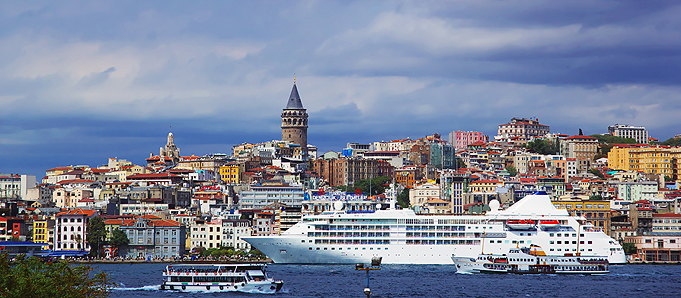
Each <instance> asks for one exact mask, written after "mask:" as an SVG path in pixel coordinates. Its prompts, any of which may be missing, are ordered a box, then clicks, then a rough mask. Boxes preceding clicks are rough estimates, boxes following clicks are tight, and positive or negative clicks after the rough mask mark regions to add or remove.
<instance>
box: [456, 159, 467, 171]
mask: <svg viewBox="0 0 681 298" xmlns="http://www.w3.org/2000/svg"><path fill="white" fill-rule="evenodd" d="M465 167H466V163H465V162H463V159H462V158H461V157H457V158H456V168H457V169H463V168H465Z"/></svg>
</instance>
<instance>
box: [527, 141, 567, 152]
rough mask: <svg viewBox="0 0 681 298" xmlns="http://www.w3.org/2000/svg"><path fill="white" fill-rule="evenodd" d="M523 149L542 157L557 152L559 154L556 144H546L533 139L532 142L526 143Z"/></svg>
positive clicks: (546, 142)
mask: <svg viewBox="0 0 681 298" xmlns="http://www.w3.org/2000/svg"><path fill="white" fill-rule="evenodd" d="M525 148H527V150H528V151H530V152H534V153H539V154H544V155H549V154H558V152H560V147H559V146H558V142H548V141H546V140H542V139H534V140H532V141H529V142H527V144H526V145H525Z"/></svg>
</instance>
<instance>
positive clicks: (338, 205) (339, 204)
mask: <svg viewBox="0 0 681 298" xmlns="http://www.w3.org/2000/svg"><path fill="white" fill-rule="evenodd" d="M333 209H336V211H341V210H343V202H341V201H335V202H334V203H333Z"/></svg>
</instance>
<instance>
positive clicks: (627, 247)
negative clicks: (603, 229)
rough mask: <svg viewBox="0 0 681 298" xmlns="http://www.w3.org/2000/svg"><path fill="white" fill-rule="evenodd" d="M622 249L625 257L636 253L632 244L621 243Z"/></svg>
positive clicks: (634, 245)
mask: <svg viewBox="0 0 681 298" xmlns="http://www.w3.org/2000/svg"><path fill="white" fill-rule="evenodd" d="M622 249H624V253H625V254H627V255H633V254H635V253H636V244H633V243H628V242H627V243H622Z"/></svg>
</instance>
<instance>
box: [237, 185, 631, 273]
mask: <svg viewBox="0 0 681 298" xmlns="http://www.w3.org/2000/svg"><path fill="white" fill-rule="evenodd" d="M338 207H341V206H338ZM490 207H491V208H492V210H491V211H489V212H487V214H485V215H446V216H445V215H416V214H415V213H414V212H413V211H411V210H396V209H394V208H390V209H389V210H379V211H375V212H367V211H354V212H353V211H327V212H323V213H322V214H320V215H311V216H306V217H304V218H303V221H302V222H299V223H297V224H296V225H294V226H293V227H291V228H290V229H288V230H287V231H286V232H284V233H282V234H281V235H279V236H253V237H244V238H243V239H244V240H245V241H247V242H248V243H250V244H251V245H253V246H254V247H255V248H257V249H258V250H260V251H261V252H263V253H264V254H266V255H267V256H268V257H269V258H271V259H272V261H274V262H275V263H293V264H352V263H369V262H370V260H371V258H372V257H383V263H384V264H453V261H452V259H451V257H452V255H454V256H462V257H472V258H475V257H477V256H478V255H479V254H480V253H492V254H503V253H507V252H508V251H509V250H510V249H512V248H517V247H522V246H529V245H531V244H536V245H539V246H541V247H543V248H544V249H545V250H547V254H565V253H573V254H575V253H577V252H579V253H580V255H582V256H607V257H608V261H609V262H610V264H624V263H626V257H625V255H624V250H623V249H622V247H621V246H620V244H619V243H618V242H617V241H615V240H614V239H612V238H610V237H608V235H606V234H605V233H603V231H601V230H599V229H597V228H595V227H593V226H592V225H590V224H585V223H584V222H585V220H584V218H580V217H573V216H570V215H569V214H568V212H567V210H561V209H556V208H555V207H554V206H553V204H552V203H551V200H550V198H549V196H548V195H546V193H544V192H536V193H534V194H532V195H529V196H526V197H525V198H523V199H521V200H520V201H518V202H517V203H515V204H513V206H511V207H509V208H508V209H506V210H502V211H500V210H498V209H499V203H498V201H496V200H495V201H492V202H491V203H490ZM337 209H341V208H337Z"/></svg>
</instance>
